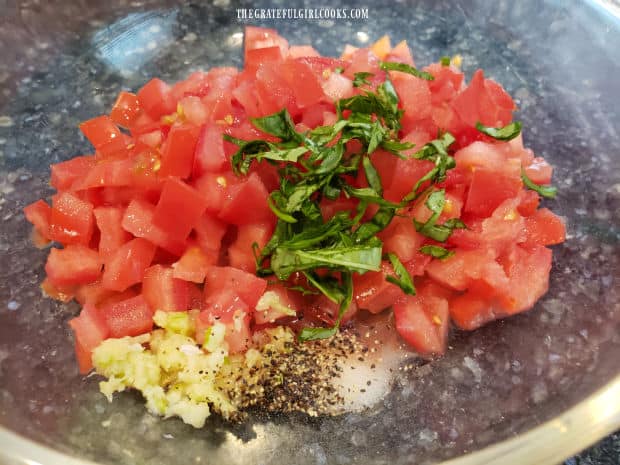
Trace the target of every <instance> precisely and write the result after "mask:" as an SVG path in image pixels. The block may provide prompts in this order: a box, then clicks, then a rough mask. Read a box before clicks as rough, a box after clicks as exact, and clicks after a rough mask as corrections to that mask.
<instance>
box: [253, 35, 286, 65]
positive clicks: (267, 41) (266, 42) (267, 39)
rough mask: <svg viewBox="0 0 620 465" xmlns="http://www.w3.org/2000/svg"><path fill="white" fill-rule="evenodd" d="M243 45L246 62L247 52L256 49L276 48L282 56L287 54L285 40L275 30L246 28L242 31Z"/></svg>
mask: <svg viewBox="0 0 620 465" xmlns="http://www.w3.org/2000/svg"><path fill="white" fill-rule="evenodd" d="M243 45H244V50H245V53H246V56H245V59H246V61H247V53H248V51H250V50H255V49H258V48H268V47H273V46H278V47H280V50H281V51H282V55H284V56H285V55H287V53H288V42H287V40H286V39H284V38H283V37H280V35H279V34H278V32H277V31H276V30H274V29H268V28H263V27H255V26H246V27H245V31H244V40H243Z"/></svg>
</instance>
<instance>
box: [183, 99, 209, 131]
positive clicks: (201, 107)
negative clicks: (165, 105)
mask: <svg viewBox="0 0 620 465" xmlns="http://www.w3.org/2000/svg"><path fill="white" fill-rule="evenodd" d="M178 108H179V109H180V110H181V113H182V115H183V117H184V118H185V120H186V121H187V122H188V123H189V124H192V125H194V126H202V125H203V124H204V123H205V122H206V121H207V119H208V118H209V109H208V108H207V106H206V105H205V104H204V103H202V100H201V99H200V97H196V96H195V95H188V96H187V97H183V98H182V99H181V100H180V101H179V103H178Z"/></svg>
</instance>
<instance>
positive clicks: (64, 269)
mask: <svg viewBox="0 0 620 465" xmlns="http://www.w3.org/2000/svg"><path fill="white" fill-rule="evenodd" d="M102 265H103V262H102V260H101V258H100V257H99V254H98V253H97V251H95V250H92V249H90V248H88V247H85V246H83V245H79V244H75V245H67V246H66V247H65V248H64V249H56V248H52V249H51V250H50V253H49V255H48V257H47V263H46V264H45V273H46V274H47V277H48V278H49V280H50V282H51V283H52V284H53V285H55V286H69V285H75V284H87V283H92V282H93V281H96V280H97V279H99V277H100V276H101V267H102Z"/></svg>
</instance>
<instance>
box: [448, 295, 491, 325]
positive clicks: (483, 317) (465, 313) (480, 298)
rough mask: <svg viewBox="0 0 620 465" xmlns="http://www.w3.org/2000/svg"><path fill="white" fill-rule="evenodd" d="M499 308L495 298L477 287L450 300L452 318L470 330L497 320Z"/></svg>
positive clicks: (457, 323)
mask: <svg viewBox="0 0 620 465" xmlns="http://www.w3.org/2000/svg"><path fill="white" fill-rule="evenodd" d="M497 310H498V309H497V304H496V303H495V300H494V299H493V298H490V297H489V296H488V293H486V292H479V291H477V289H475V288H474V289H470V290H468V291H467V292H465V293H464V294H461V295H459V296H457V297H455V298H454V299H452V300H451V301H450V318H452V321H454V323H455V324H456V325H457V326H458V327H459V328H461V329H465V330H468V331H472V330H474V329H477V328H479V327H481V326H483V325H484V324H486V323H488V322H490V321H493V320H495V319H496V318H497V315H496V312H497Z"/></svg>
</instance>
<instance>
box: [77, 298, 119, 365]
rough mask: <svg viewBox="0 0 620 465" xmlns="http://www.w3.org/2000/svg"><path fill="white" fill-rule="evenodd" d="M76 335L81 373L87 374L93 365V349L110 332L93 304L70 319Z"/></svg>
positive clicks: (86, 306) (83, 308)
mask: <svg viewBox="0 0 620 465" xmlns="http://www.w3.org/2000/svg"><path fill="white" fill-rule="evenodd" d="M69 326H70V327H71V329H72V330H73V334H74V336H75V351H76V355H77V359H78V364H79V368H80V373H82V374H86V373H88V372H89V371H90V370H91V368H92V367H93V364H92V360H91V356H92V351H93V350H94V349H95V347H97V346H98V345H99V344H101V343H102V342H103V341H104V340H105V339H107V337H108V336H109V334H110V330H109V329H108V326H107V325H106V322H105V320H104V319H103V316H102V315H101V314H100V313H99V311H98V310H97V309H96V308H95V307H94V306H92V305H85V306H84V307H82V311H81V312H80V315H79V316H78V317H76V318H73V319H72V320H69Z"/></svg>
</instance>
